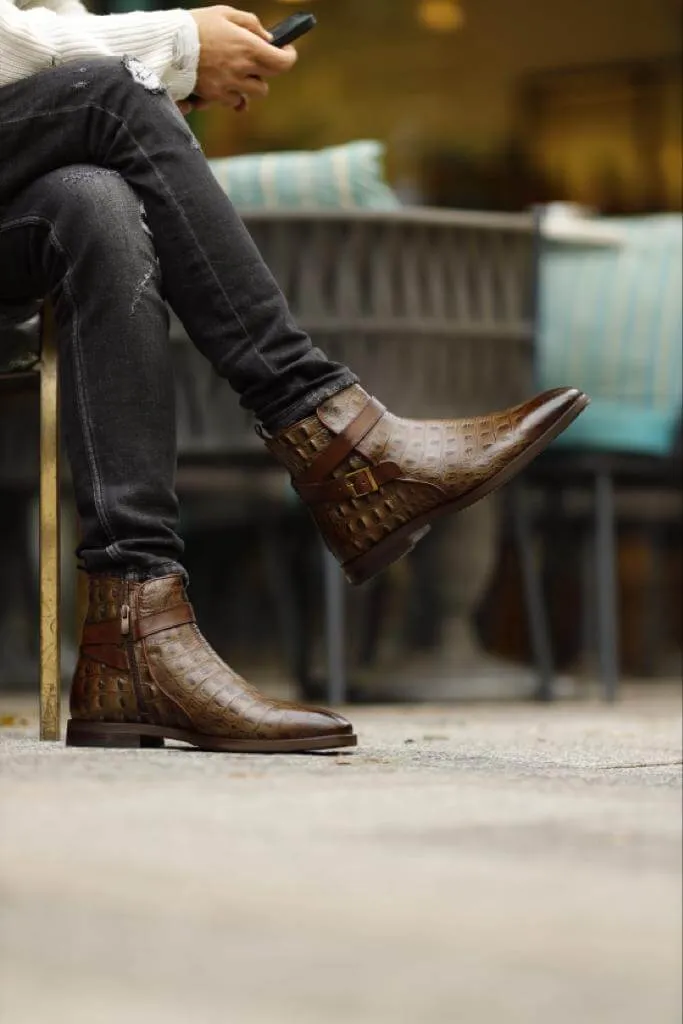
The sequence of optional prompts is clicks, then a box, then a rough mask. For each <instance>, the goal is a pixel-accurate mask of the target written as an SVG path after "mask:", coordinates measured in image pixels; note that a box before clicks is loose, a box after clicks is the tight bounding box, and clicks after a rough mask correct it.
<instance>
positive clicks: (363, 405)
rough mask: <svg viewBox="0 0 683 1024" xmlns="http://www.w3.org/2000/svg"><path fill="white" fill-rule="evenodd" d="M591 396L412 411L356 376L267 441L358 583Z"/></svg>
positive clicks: (537, 447)
mask: <svg viewBox="0 0 683 1024" xmlns="http://www.w3.org/2000/svg"><path fill="white" fill-rule="evenodd" d="M587 405H588V398H587V397H586V395H584V394H583V393H582V392H581V391H577V390H575V389H574V388H558V389H556V390H554V391H546V392H545V393H544V394H541V395H537V396H536V398H533V399H532V400H531V401H529V402H526V403H525V404H524V405H519V406H516V407H515V408H513V409H506V410H505V411H504V412H499V413H493V414H491V415H489V416H477V417H474V418H472V419H461V420H407V419H400V418H399V417H398V416H393V415H392V414H391V413H389V412H387V411H386V409H385V408H384V406H383V405H381V404H380V403H379V402H378V401H377V400H376V399H375V398H371V397H370V395H368V394H367V392H365V391H363V389H362V388H361V387H359V386H358V385H353V387H350V388H347V389H346V390H344V391H341V392H339V394H337V395H334V396H333V397H332V398H329V399H328V400H327V401H326V402H324V403H323V404H322V405H321V406H320V407H319V408H318V409H317V411H316V413H315V415H312V416H309V417H308V418H307V419H304V420H301V421H300V422H299V423H296V424H295V425H294V426H292V427H290V428H288V429H287V430H285V431H283V433H281V434H279V435H277V436H276V437H268V436H267V435H263V432H262V436H264V440H265V442H266V444H267V446H268V448H269V449H270V451H271V452H272V453H273V455H275V456H276V458H277V459H279V461H280V462H282V463H284V465H285V466H286V467H287V469H288V470H289V472H290V473H291V476H292V484H293V486H294V488H295V490H296V491H297V492H298V494H299V496H300V497H301V498H302V499H303V501H304V502H306V504H308V505H309V506H310V507H311V511H312V513H313V517H314V519H315V521H316V523H317V524H318V527H319V529H320V532H321V533H322V536H323V540H324V541H325V543H326V544H327V546H328V548H329V549H330V551H332V553H333V554H334V555H335V556H336V557H337V558H338V559H339V561H340V562H341V564H342V567H343V569H344V572H345V574H346V576H347V578H348V579H349V580H350V582H351V583H363V582H364V581H365V580H368V579H370V578H371V577H372V576H375V575H376V574H377V573H378V572H380V571H381V570H382V569H384V568H386V566H388V565H390V564H391V563H392V562H395V561H397V559H399V558H402V557H403V555H406V554H407V553H408V552H409V551H411V550H412V548H413V547H414V546H415V544H416V543H417V541H418V540H420V539H421V538H422V537H423V536H424V535H425V533H427V531H428V530H429V527H430V524H431V523H432V522H433V520H435V519H438V518H439V516H442V515H445V514H446V513H448V512H459V511H461V510H462V509H464V508H467V507H468V506H469V505H473V504H474V503H475V502H476V501H479V499H480V498H483V497H485V496H486V495H487V494H490V493H491V491H494V490H496V488H498V487H501V486H502V485H503V484H506V483H507V482H508V481H509V480H511V479H512V478H513V477H514V476H516V474H517V473H519V472H520V470H522V469H524V467H525V466H527V465H528V464H529V463H530V462H531V461H532V459H534V458H535V457H536V456H537V455H539V454H540V453H541V452H542V451H543V449H544V448H546V447H547V446H548V445H549V444H550V442H551V441H552V440H553V439H554V438H556V437H557V436H558V434H561V433H562V431H563V430H565V429H566V428H567V427H568V426H569V425H570V423H572V422H573V421H574V420H575V419H576V417H577V416H578V415H579V413H580V412H581V411H582V410H583V409H585V408H586V406H587Z"/></svg>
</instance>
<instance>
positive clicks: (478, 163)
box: [0, 0, 683, 701]
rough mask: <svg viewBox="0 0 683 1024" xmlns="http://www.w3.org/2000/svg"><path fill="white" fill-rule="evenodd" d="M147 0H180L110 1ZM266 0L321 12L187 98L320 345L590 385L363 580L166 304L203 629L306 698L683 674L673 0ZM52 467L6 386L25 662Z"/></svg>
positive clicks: (435, 383)
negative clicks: (480, 495) (305, 507)
mask: <svg viewBox="0 0 683 1024" xmlns="http://www.w3.org/2000/svg"><path fill="white" fill-rule="evenodd" d="M145 6H147V8H148V9H155V8H156V7H159V8H160V7H163V6H164V5H163V3H159V4H156V5H155V4H148V5H145V4H144V3H140V2H138V0H130V2H128V0H110V2H109V3H108V4H107V3H100V4H99V5H98V6H97V9H98V10H99V11H100V12H101V13H110V12H117V11H123V10H128V9H139V8H140V7H145ZM248 6H249V7H250V8H251V9H253V10H254V11H255V12H256V13H257V14H258V15H259V16H260V17H261V19H262V21H263V23H264V24H265V25H266V26H268V27H270V26H272V25H274V24H275V23H276V22H277V21H279V20H280V19H282V18H283V17H285V16H287V15H288V14H290V13H292V12H293V11H294V10H298V9H302V10H303V9H305V10H310V11H311V12H313V13H315V14H316V16H317V17H318V19H319V26H318V28H317V29H316V31H315V32H314V33H312V34H311V35H310V36H308V37H307V38H305V39H303V40H301V42H300V44H299V49H300V55H301V59H300V61H299V63H298V65H297V68H296V70H295V71H294V73H292V74H291V75H290V76H288V77H286V78H285V79H283V80H282V81H278V82H276V83H274V85H273V87H272V90H271V96H270V98H269V99H268V101H267V102H266V103H263V104H258V105H253V107H252V110H251V111H250V112H249V114H248V115H235V114H234V113H232V112H227V111H224V110H222V109H215V110H210V111H205V112H201V113H194V114H192V115H191V117H190V121H191V124H192V127H193V130H194V131H195V133H196V134H197V136H198V138H199V140H200V142H201V144H202V146H203V148H204V151H205V153H206V155H207V156H208V157H209V158H210V159H211V160H212V166H213V167H214V170H215V173H216V176H217V177H218V179H219V181H221V183H222V184H223V185H224V187H225V189H226V191H227V192H228V194H229V195H230V196H231V198H232V199H233V201H234V202H235V204H236V205H237V206H238V208H239V209H240V210H241V212H243V214H244V216H245V219H246V221H247V224H248V226H249V228H250V230H251V231H252V233H253V234H254V236H255V238H256V240H257V242H258V244H259V245H260V247H261V249H262V251H263V253H264V256H265V258H266V259H267V261H268V262H269V264H270V265H271V267H272V269H273V271H274V272H275V274H276V277H277V279H278V281H279V282H280V284H281V286H282V287H283V290H284V291H285V293H286V294H287V297H288V298H289V300H290V302H291V304H292V307H293V309H294V311H295V313H296V315H297V316H298V317H299V319H300V321H301V322H302V324H303V325H304V326H305V327H306V328H308V329H309V330H310V331H311V333H312V335H313V336H314V338H315V341H316V343H317V344H319V345H320V346H321V347H323V348H327V349H329V350H330V351H331V353H332V354H334V355H336V356H339V357H340V358H343V359H345V360H346V361H348V362H349V363H350V364H351V365H352V366H353V367H354V369H356V371H357V372H358V373H359V374H360V376H361V379H362V381H363V383H364V385H365V386H366V387H368V389H370V390H373V391H374V392H375V393H377V394H378V396H379V397H380V398H382V400H383V401H385V402H386V403H388V404H390V405H391V407H392V409H393V411H395V412H397V413H399V414H406V415H417V416H428V415H431V416H445V415H455V416H469V415H473V414H477V413H484V412H487V411H491V410H493V409H494V408H498V407H501V406H504V405H508V404H512V403H514V402H516V401H520V400H522V399H524V398H525V397H526V396H528V394H529V393H530V392H531V391H532V390H533V389H534V388H537V387H546V386H548V387H549V386H554V385H556V384H572V385H576V386H579V387H582V388H584V389H585V390H586V391H588V393H589V394H590V395H591V397H592V398H593V400H594V401H593V405H592V406H591V408H590V410H589V411H588V412H587V413H586V414H585V416H584V417H582V418H581V420H580V421H579V422H578V423H577V424H576V427H575V428H574V429H572V430H571V431H569V432H568V434H567V435H566V437H565V438H563V439H562V443H561V444H558V445H556V446H554V447H553V449H551V451H550V452H549V453H548V456H547V457H546V458H545V459H544V460H542V464H539V465H537V466H535V467H534V468H533V470H532V471H531V472H530V473H529V474H528V475H527V476H526V477H525V478H524V479H523V480H522V481H521V483H520V485H519V486H518V487H517V488H516V489H515V490H514V491H511V492H506V494H505V495H504V496H502V497H500V498H497V499H492V500H490V501H488V502H486V503H483V504H482V505H479V506H477V507H476V508H475V509H474V510H472V511H471V512H469V513H467V514H464V515H462V516H460V517H458V518H457V519H456V520H453V522H449V523H448V524H446V525H445V526H444V527H442V528H441V529H439V530H434V531H433V533H432V534H431V535H430V537H429V538H428V540H426V541H425V542H424V543H423V545H421V546H420V549H419V550H418V552H416V554H415V555H414V556H413V557H412V558H411V559H410V560H409V561H407V562H406V563H402V564H401V565H399V566H397V567H396V568H395V569H394V570H393V571H392V572H391V573H389V574H388V575H387V576H386V577H385V578H384V579H383V580H382V581H380V582H378V583H377V584H372V585H369V586H367V587H364V588H361V589H360V590H354V591H353V592H351V591H348V592H347V591H346V588H345V586H344V585H343V584H342V583H341V580H340V578H337V577H335V576H334V574H333V572H332V570H331V569H330V567H329V565H327V567H326V564H325V562H324V559H323V557H322V555H321V552H320V551H319V549H318V546H317V542H316V538H315V536H314V534H313V531H312V529H311V526H310V524H309V522H308V519H307V517H306V514H305V513H304V512H303V511H302V510H301V509H300V508H299V507H298V506H297V505H296V503H295V501H294V500H293V496H292V493H291V491H290V489H289V487H288V485H287V482H286V481H285V480H284V479H283V478H282V477H281V475H280V474H279V473H278V472H277V471H276V470H275V469H274V468H273V467H270V465H269V464H268V463H266V462H261V461H260V456H259V454H258V451H257V444H258V442H257V440H256V439H255V438H254V436H253V432H252V429H251V424H250V423H249V422H248V421H247V420H246V418H245V417H244V415H243V414H242V413H241V411H240V410H239V408H238V407H237V405H236V402H235V401H234V399H233V397H232V395H231V394H230V393H229V391H228V389H227V386H226V385H224V384H221V383H220V382H218V381H217V380H215V379H214V378H213V377H212V376H211V374H210V372H209V371H208V368H207V367H206V366H205V365H204V364H203V362H202V360H201V359H200V357H199V356H198V355H197V354H196V352H195V350H194V349H193V347H192V346H191V344H190V342H189V340H188V339H187V338H186V337H185V335H184V332H183V330H182V328H181V326H180V325H179V324H178V323H177V322H174V326H173V337H172V343H173V352H174V359H175V360H176V364H177V366H178V371H179V372H178V415H179V441H180V471H179V489H180V491H181V495H182V501H183V530H184V534H185V537H186V540H187V565H188V568H189V570H190V573H191V577H192V591H191V593H192V599H193V601H194V602H195V605H196V607H197V610H198V616H199V618H200V621H202V622H203V624H204V627H205V631H206V633H207V634H208V636H209V638H210V639H211V640H212V642H213V643H214V644H215V646H216V647H217V648H218V649H219V651H220V652H221V654H223V655H224V656H225V657H227V658H228V659H229V660H230V661H231V662H232V663H233V664H235V665H236V666H237V667H238V668H239V669H240V670H242V671H243V672H245V673H250V675H251V677H252V678H253V679H254V680H255V681H256V682H257V683H259V684H261V685H262V686H266V687H267V686H273V687H274V688H278V689H281V688H287V689H291V690H293V692H295V693H302V692H303V693H304V694H306V695H307V696H317V695H319V694H320V695H322V694H324V693H325V689H326V687H327V686H328V684H329V683H330V677H331V676H334V677H335V679H336V685H337V691H336V694H337V696H338V695H339V694H340V691H339V687H340V686H342V687H343V688H344V689H343V691H342V695H343V693H346V694H347V695H350V697H351V698H352V699H353V700H358V701H377V700H386V701H406V700H408V701H413V700H458V699H479V698H481V699H483V698H488V697H494V698H500V697H517V698H528V697H539V696H540V697H544V698H548V697H550V696H560V697H573V696H580V695H582V694H584V693H587V692H589V691H590V689H591V687H592V686H593V685H595V684H602V686H603V689H604V692H605V694H606V695H607V696H610V697H611V696H614V695H615V693H616V692H617V690H618V684H619V682H620V681H621V680H622V679H627V678H634V677H637V678H648V679H655V678H659V679H662V678H667V679H671V680H674V681H675V680H679V679H680V659H681V639H682V637H681V621H682V620H683V616H682V615H681V589H682V588H681V572H682V570H681V566H682V554H681V552H682V548H681V477H680V437H681V209H682V167H683V160H682V142H681V123H682V115H683V112H682V92H681V17H682V14H683V11H682V7H683V5H682V4H681V2H680V0H591V3H584V2H576V0H554V2H553V3H552V4H549V3H547V2H545V0H344V2H340V0H311V2H309V3H306V2H305V0H297V2H296V3H295V4H292V3H286V2H279V3H277V2H272V0H270V2H260V0H254V2H253V3H252V4H250V5H248ZM1 345H2V342H1V338H0V352H1ZM38 467H39V457H38V425H37V401H36V396H35V394H33V393H30V392H29V393H26V392H25V391H23V390H20V389H8V390H7V394H6V396H5V395H4V396H3V400H2V403H0V564H2V568H3V579H4V583H5V586H4V589H3V592H2V593H1V594H0V650H1V652H2V655H1V657H0V686H1V687H3V688H5V689H6V690H7V689H15V688H21V687H25V688H32V687H35V685H36V681H37V674H38V667H37V623H38V601H39V595H38V587H37V566H38V545H37V539H36V522H37V512H36V509H37V481H38ZM64 474H65V475H64V494H63V501H62V519H63V523H62V532H63V541H64V558H63V563H64V564H63V590H64V598H63V604H64V609H65V614H64V622H63V637H64V674H65V678H66V677H68V674H69V671H70V668H71V666H72V664H73V660H74V654H75V636H76V630H77V612H76V603H77V602H76V592H77V585H76V573H75V567H74V559H73V556H72V553H71V552H72V550H73V548H74V546H75V542H76V524H75V516H74V510H73V505H72V501H71V498H70V493H69V482H68V469H67V467H66V464H65V466H64ZM27 565H29V566H30V567H31V573H30V574H29V575H28V576H27V574H26V566H27ZM326 571H327V575H326ZM340 607H345V609H346V619H347V621H346V623H344V622H343V621H342V619H341V615H340ZM341 636H346V638H347V641H348V648H347V654H348V656H347V658H346V659H345V661H344V664H343V665H340V664H339V651H338V648H339V639H340V637H341ZM330 639H331V640H332V648H331V650H330V647H329V641H330ZM335 659H336V663H335Z"/></svg>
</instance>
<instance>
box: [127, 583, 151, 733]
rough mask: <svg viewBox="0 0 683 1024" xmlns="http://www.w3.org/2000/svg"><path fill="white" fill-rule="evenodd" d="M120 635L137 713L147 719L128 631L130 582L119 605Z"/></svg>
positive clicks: (132, 641)
mask: <svg viewBox="0 0 683 1024" xmlns="http://www.w3.org/2000/svg"><path fill="white" fill-rule="evenodd" d="M121 636H122V637H123V640H124V643H125V645H126V651H127V652H128V664H129V665H130V671H131V673H132V676H133V693H134V694H135V699H136V702H137V705H138V715H139V716H140V718H141V719H142V721H147V718H148V716H147V715H146V714H145V711H144V703H143V701H142V686H141V684H140V673H139V671H138V663H137V661H136V658H135V641H134V640H133V637H132V636H131V633H130V584H129V583H126V600H125V602H124V603H123V604H122V605H121Z"/></svg>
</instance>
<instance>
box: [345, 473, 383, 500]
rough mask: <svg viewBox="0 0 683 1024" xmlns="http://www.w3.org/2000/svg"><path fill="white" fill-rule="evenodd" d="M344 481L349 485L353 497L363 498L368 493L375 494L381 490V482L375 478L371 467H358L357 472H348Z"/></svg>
mask: <svg viewBox="0 0 683 1024" xmlns="http://www.w3.org/2000/svg"><path fill="white" fill-rule="evenodd" d="M344 483H345V484H346V486H347V487H348V489H349V491H350V493H351V497H352V498H362V497H364V496H365V495H366V494H374V493H375V491H378V490H379V484H378V483H377V481H376V480H375V477H374V474H373V472H372V470H371V469H369V468H368V467H365V468H364V469H357V470H356V471H355V473H347V475H346V476H345V477H344Z"/></svg>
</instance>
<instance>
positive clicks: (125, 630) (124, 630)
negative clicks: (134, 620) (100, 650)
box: [121, 604, 130, 636]
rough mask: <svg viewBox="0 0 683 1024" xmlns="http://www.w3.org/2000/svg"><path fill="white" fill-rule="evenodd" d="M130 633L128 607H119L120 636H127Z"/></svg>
mask: <svg viewBox="0 0 683 1024" xmlns="http://www.w3.org/2000/svg"><path fill="white" fill-rule="evenodd" d="M129 633H130V607H129V606H128V605H127V604H122V605H121V636H128V634H129Z"/></svg>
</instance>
